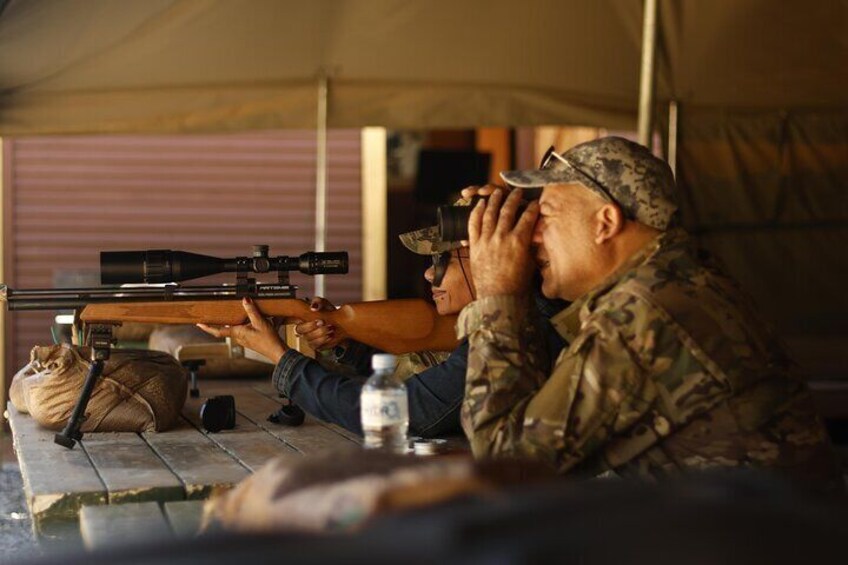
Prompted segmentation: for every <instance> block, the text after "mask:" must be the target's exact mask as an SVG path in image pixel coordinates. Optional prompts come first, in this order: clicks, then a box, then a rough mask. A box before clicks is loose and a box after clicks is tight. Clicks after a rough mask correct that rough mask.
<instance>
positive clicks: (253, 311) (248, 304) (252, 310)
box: [241, 296, 262, 326]
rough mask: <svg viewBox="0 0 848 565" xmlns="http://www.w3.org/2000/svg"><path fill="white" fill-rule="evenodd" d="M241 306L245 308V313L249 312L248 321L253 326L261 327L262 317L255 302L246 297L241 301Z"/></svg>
mask: <svg viewBox="0 0 848 565" xmlns="http://www.w3.org/2000/svg"><path fill="white" fill-rule="evenodd" d="M241 305H242V306H243V307H244V311H245V312H247V319H248V320H250V323H251V324H252V325H253V326H259V325H260V324H261V323H262V315H261V314H260V313H259V309H258V308H256V304H254V303H253V300H251V299H250V298H248V297H247V296H245V297H244V298H242V300H241Z"/></svg>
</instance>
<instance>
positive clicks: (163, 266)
mask: <svg viewBox="0 0 848 565" xmlns="http://www.w3.org/2000/svg"><path fill="white" fill-rule="evenodd" d="M347 270H348V259H347V252H346V251H330V252H326V253H321V252H317V251H310V252H307V253H303V254H302V255H300V256H299V257H289V256H287V255H280V256H278V257H269V256H268V246H267V245H254V246H253V256H252V257H233V258H231V259H221V258H219V257H210V256H209V255H199V254H197V253H189V252H186V251H171V250H170V249H150V250H147V251H101V252H100V283H101V284H124V283H148V284H153V283H169V282H179V281H185V280H189V279H197V278H200V277H206V276H209V275H215V274H218V273H225V272H252V273H269V272H282V271H300V272H301V273H304V274H306V275H333V274H345V273H347Z"/></svg>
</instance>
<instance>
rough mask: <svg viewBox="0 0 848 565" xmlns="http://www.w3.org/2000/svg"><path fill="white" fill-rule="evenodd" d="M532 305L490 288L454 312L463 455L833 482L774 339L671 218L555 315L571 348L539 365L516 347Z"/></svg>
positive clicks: (810, 415) (569, 468)
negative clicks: (467, 443) (461, 370)
mask: <svg viewBox="0 0 848 565" xmlns="http://www.w3.org/2000/svg"><path fill="white" fill-rule="evenodd" d="M531 312H532V309H531V308H530V306H529V302H528V301H526V299H524V298H520V297H510V296H496V297H489V298H486V299H482V300H478V301H477V302H474V303H472V304H470V305H469V306H467V307H466V308H465V309H464V310H463V312H462V313H461V314H460V318H459V332H460V334H461V335H460V337H464V336H468V337H469V343H470V350H469V356H468V374H467V378H466V396H465V402H464V404H463V409H462V424H463V428H464V430H465V432H466V434H467V435H468V437H469V438H470V440H471V445H472V449H473V451H474V453H475V455H477V456H499V457H502V456H529V457H531V458H534V459H536V460H541V461H544V462H546V463H548V464H550V465H552V466H553V467H554V468H556V469H557V470H558V471H559V472H561V473H579V474H584V475H589V476H594V475H597V474H599V473H602V472H605V471H607V470H614V471H615V472H616V473H618V474H620V475H636V476H640V477H652V478H657V477H662V476H665V475H669V474H675V473H678V472H680V471H684V470H691V469H710V468H728V467H748V468H760V469H771V470H775V471H779V472H780V473H784V474H786V475H788V476H790V477H793V478H795V479H798V480H799V481H802V482H805V483H807V484H812V485H816V486H817V487H820V488H821V487H824V488H833V489H841V477H840V475H839V471H838V467H837V465H836V462H835V459H834V457H833V454H832V452H831V449H830V446H829V444H828V439H827V435H826V432H825V429H824V426H823V423H822V422H821V420H820V419H819V418H818V417H817V416H816V414H815V411H814V408H813V406H812V402H811V398H810V395H809V392H808V391H807V389H806V386H805V385H804V383H803V382H802V381H800V380H799V379H798V378H796V377H795V376H794V375H793V367H792V363H791V362H790V360H789V359H788V358H787V356H786V355H785V354H784V352H783V349H782V346H781V345H780V343H779V342H778V340H777V339H776V338H775V337H774V336H773V335H772V334H771V333H770V331H769V330H767V329H766V326H765V325H764V324H763V323H762V321H761V320H760V319H759V317H758V316H757V315H756V313H755V312H754V310H753V308H752V306H751V304H750V303H749V301H748V300H747V298H746V297H745V296H744V295H743V293H742V292H741V291H740V290H739V288H738V287H737V286H736V284H735V283H734V282H733V281H732V280H731V279H730V278H728V277H727V276H726V275H724V274H722V272H721V270H720V269H719V268H718V266H717V265H716V264H715V262H714V261H713V260H712V259H711V258H709V257H708V256H707V255H705V254H704V253H703V252H699V251H697V250H695V249H694V247H692V244H691V241H690V239H689V237H688V236H687V235H686V234H685V232H683V231H682V230H672V231H670V232H666V233H664V234H662V235H660V236H658V238H657V239H656V240H654V242H652V243H651V244H649V245H648V246H646V248H645V249H643V250H642V251H641V252H639V253H637V254H636V255H635V256H634V257H632V258H631V259H630V260H629V261H628V262H627V264H625V265H624V266H622V268H621V269H619V271H618V272H617V273H615V274H613V275H611V276H610V277H609V278H608V279H607V280H606V281H605V282H604V283H603V284H601V285H599V286H598V287H597V288H595V289H594V290H593V291H591V292H590V293H588V294H587V295H585V296H584V297H582V298H581V299H580V300H578V301H577V302H575V303H573V304H572V305H571V306H569V308H567V309H566V310H564V311H562V312H561V313H559V314H558V315H557V316H556V317H554V319H553V320H552V321H553V323H554V326H555V327H556V329H557V331H559V332H560V333H561V334H562V335H563V336H564V337H565V338H566V339H567V340H568V341H569V342H570V347H569V348H568V349H567V350H564V351H563V352H562V353H561V354H560V357H559V359H558V360H557V363H556V365H555V367H554V370H553V372H552V374H551V375H550V376H549V375H547V374H546V373H545V371H544V370H543V367H545V365H544V362H543V360H542V359H541V358H540V357H539V355H538V353H537V352H536V351H534V350H533V348H532V347H529V346H530V345H531V344H532V343H533V340H535V339H537V338H536V337H535V335H534V332H535V331H536V330H535V329H534V327H533V325H532V324H531V317H530V316H531Z"/></svg>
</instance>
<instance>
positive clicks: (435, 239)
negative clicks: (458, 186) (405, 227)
mask: <svg viewBox="0 0 848 565" xmlns="http://www.w3.org/2000/svg"><path fill="white" fill-rule="evenodd" d="M469 204H471V199H470V198H460V199H459V200H457V201H456V202H454V203H453V205H454V206H468V205H469ZM398 237H399V238H400V242H401V243H403V246H404V247H406V248H407V249H409V250H410V251H412V252H413V253H417V254H419V255H434V254H436V253H444V252H445V251H451V250H453V249H459V248H460V247H462V243H461V242H459V241H442V238H441V234H440V233H439V226H430V227H428V228H421V229H420V230H415V231H409V232H406V233H402V234H400V235H399V236H398Z"/></svg>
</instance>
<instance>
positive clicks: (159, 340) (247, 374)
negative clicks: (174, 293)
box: [147, 325, 274, 379]
mask: <svg viewBox="0 0 848 565" xmlns="http://www.w3.org/2000/svg"><path fill="white" fill-rule="evenodd" d="M223 342H224V340H223V339H219V338H216V337H212V336H211V335H209V334H208V333H206V332H204V331H203V330H201V329H200V328H198V327H197V326H193V325H162V326H159V327H157V328H156V329H154V330H153V331H152V332H151V333H150V341H149V342H148V344H147V347H148V348H149V349H152V350H154V351H162V352H165V353H168V354H170V355H173V356H174V357H176V355H177V349H178V348H179V347H180V346H183V345H194V344H202V343H223ZM204 361H206V364H205V365H203V366H202V367H200V369H199V370H198V371H197V376H198V377H200V378H201V379H233V378H242V377H243V378H260V377H269V376H271V373H272V372H273V370H274V366H273V365H271V364H270V363H263V362H261V361H254V360H253V359H245V358H243V357H242V358H238V359H213V358H207V359H204Z"/></svg>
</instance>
